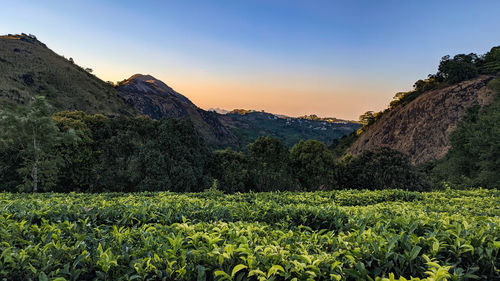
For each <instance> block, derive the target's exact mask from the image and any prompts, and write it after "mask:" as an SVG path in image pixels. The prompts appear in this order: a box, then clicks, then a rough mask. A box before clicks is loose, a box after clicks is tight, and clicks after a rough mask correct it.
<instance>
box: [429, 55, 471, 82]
mask: <svg viewBox="0 0 500 281" xmlns="http://www.w3.org/2000/svg"><path fill="white" fill-rule="evenodd" d="M477 61H478V56H477V55H476V54H474V53H470V54H468V55H465V54H459V55H456V56H454V57H453V59H451V58H450V56H444V57H443V58H441V62H440V63H439V67H438V73H437V74H436V77H439V78H442V79H443V80H444V81H446V82H448V83H450V84H455V83H459V82H462V81H464V80H467V79H471V78H474V77H476V76H477V75H478V73H479V72H478V69H477V66H476V65H475V63H476V62H477Z"/></svg>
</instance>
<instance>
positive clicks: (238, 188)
mask: <svg viewBox="0 0 500 281" xmlns="http://www.w3.org/2000/svg"><path fill="white" fill-rule="evenodd" d="M214 158H215V159H214V162H215V167H214V168H215V169H214V171H213V172H212V174H213V176H214V177H215V178H216V179H217V180H218V183H219V185H218V187H219V188H220V189H221V190H223V191H225V192H228V193H234V192H247V191H249V190H250V188H251V186H250V184H249V183H250V177H249V173H248V169H249V167H248V161H247V158H246V157H245V155H244V154H243V153H241V152H237V151H234V150H232V149H230V148H228V149H225V150H220V151H216V152H215V153H214Z"/></svg>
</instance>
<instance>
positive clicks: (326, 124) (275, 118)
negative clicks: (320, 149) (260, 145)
mask: <svg viewBox="0 0 500 281" xmlns="http://www.w3.org/2000/svg"><path fill="white" fill-rule="evenodd" d="M224 117H225V118H223V119H222V122H223V123H224V124H225V125H226V126H227V127H228V128H230V129H231V131H232V132H233V133H234V134H235V135H236V136H237V137H238V138H239V139H240V140H241V142H242V144H248V143H251V142H253V141H255V139H257V138H258V137H259V136H272V137H276V138H278V139H280V140H281V141H283V142H284V143H285V144H286V145H288V146H293V145H294V144H295V143H297V142H299V141H300V140H308V139H315V140H319V141H322V142H324V143H326V144H330V143H331V142H332V141H333V140H335V139H338V138H340V137H342V136H344V135H348V134H350V133H351V132H353V131H355V130H357V129H359V128H360V127H361V125H360V124H359V123H357V122H353V121H346V120H340V119H336V118H319V117H317V116H316V115H310V116H302V117H289V116H284V115H276V114H272V113H267V112H263V111H255V110H244V109H235V110H233V111H231V112H229V113H227V114H225V115H224Z"/></svg>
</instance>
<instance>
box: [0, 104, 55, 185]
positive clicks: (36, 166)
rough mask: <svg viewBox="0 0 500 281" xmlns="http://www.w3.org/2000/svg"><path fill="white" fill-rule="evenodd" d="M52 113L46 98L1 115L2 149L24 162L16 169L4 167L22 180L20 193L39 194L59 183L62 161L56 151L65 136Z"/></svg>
mask: <svg viewBox="0 0 500 281" xmlns="http://www.w3.org/2000/svg"><path fill="white" fill-rule="evenodd" d="M51 112H52V111H51V107H50V105H49V104H48V103H47V101H46V100H45V98H44V97H35V98H34V99H33V101H32V102H31V103H30V104H29V105H28V106H26V107H19V108H15V109H13V110H6V111H2V112H1V113H0V143H1V144H2V148H3V149H8V150H10V151H12V152H14V153H17V154H18V155H19V156H18V157H19V159H21V160H20V161H19V162H18V164H19V166H18V167H15V169H9V168H8V167H5V166H9V165H10V164H12V163H2V165H3V166H4V169H6V170H10V172H15V173H18V175H19V176H20V178H22V184H20V185H19V186H18V188H19V189H20V190H23V191H28V190H30V189H31V191H33V192H37V191H39V190H49V189H50V188H51V187H52V186H54V185H55V184H56V181H57V170H58V159H57V157H56V156H55V155H54V153H53V150H54V147H55V146H56V145H58V144H59V143H60V142H62V141H64V134H63V133H61V132H60V131H59V129H58V127H57V126H56V125H55V122H54V121H53V120H52V118H51ZM11 167H12V166H11Z"/></svg>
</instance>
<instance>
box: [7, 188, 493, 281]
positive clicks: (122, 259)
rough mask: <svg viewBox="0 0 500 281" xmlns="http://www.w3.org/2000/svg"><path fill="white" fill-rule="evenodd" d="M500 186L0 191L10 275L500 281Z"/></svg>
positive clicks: (31, 277)
mask: <svg viewBox="0 0 500 281" xmlns="http://www.w3.org/2000/svg"><path fill="white" fill-rule="evenodd" d="M499 198H500V191H498V190H484V189H475V190H469V191H456V190H447V191H439V192H429V193H418V192H408V191H402V190H383V191H353V190H345V191H328V192H312V193H297V192H281V193H280V192H273V193H244V194H234V195H225V194H222V193H219V192H217V191H208V192H204V193H191V194H178V193H168V192H156V193H136V194H125V193H106V194H76V193H70V194H54V193H46V194H12V193H2V194H0V278H2V279H4V280H500V255H499V251H500V228H499V226H500V200H499Z"/></svg>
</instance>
